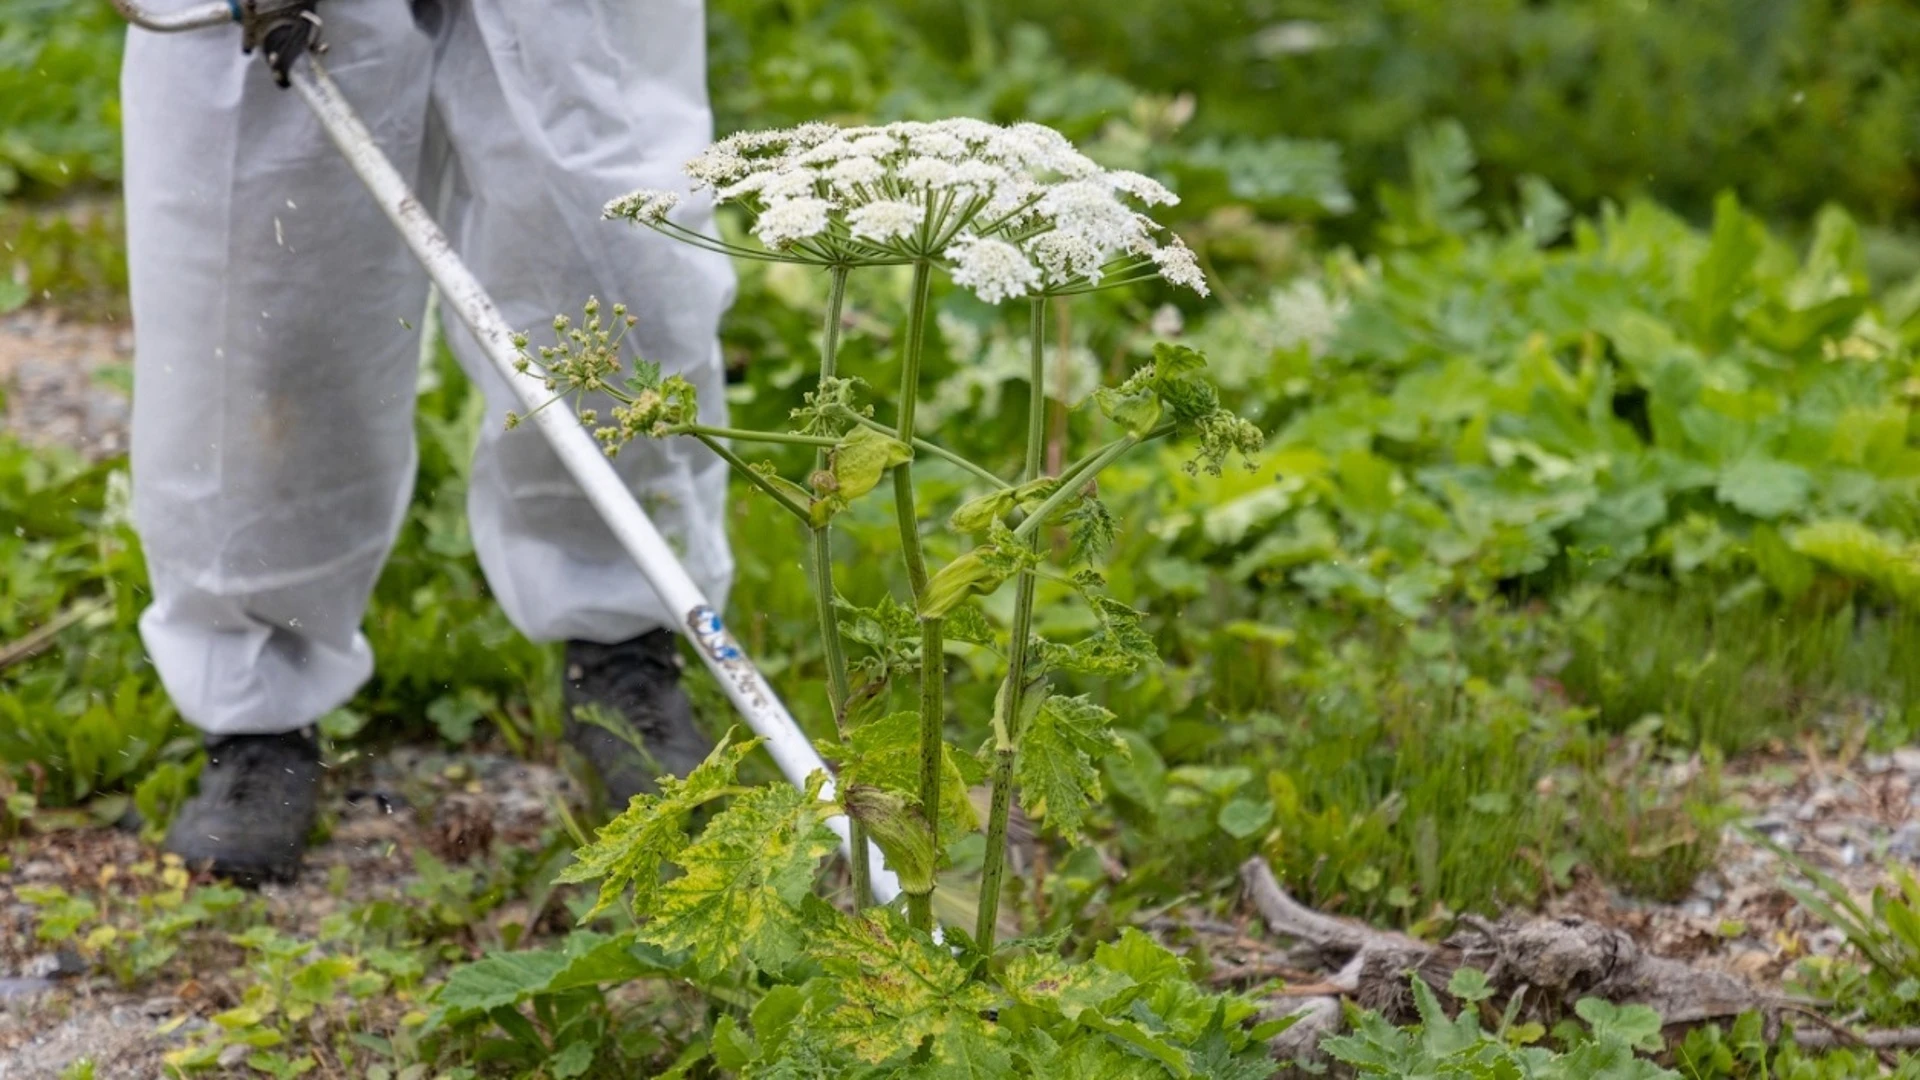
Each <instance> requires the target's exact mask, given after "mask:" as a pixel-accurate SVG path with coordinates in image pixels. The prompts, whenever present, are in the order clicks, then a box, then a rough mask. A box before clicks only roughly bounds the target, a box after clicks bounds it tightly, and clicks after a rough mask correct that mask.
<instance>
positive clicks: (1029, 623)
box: [973, 298, 1047, 956]
mask: <svg viewBox="0 0 1920 1080" xmlns="http://www.w3.org/2000/svg"><path fill="white" fill-rule="evenodd" d="M1046 304H1047V302H1046V300H1045V299H1044V298H1040V299H1035V300H1034V301H1033V302H1032V305H1031V306H1030V307H1029V308H1028V316H1027V320H1028V329H1029V331H1030V333H1029V335H1028V336H1029V340H1030V342H1031V347H1032V348H1031V355H1030V356H1029V358H1028V365H1027V386H1028V391H1029V394H1028V402H1027V459H1026V464H1025V466H1024V467H1023V470H1022V472H1021V474H1020V479H1021V481H1022V482H1023V483H1025V482H1028V481H1031V480H1033V478H1034V477H1036V476H1038V475H1039V474H1040V454H1041V450H1042V444H1044V443H1045V441H1046V431H1045V427H1046V416H1047V394H1046V369H1047V349H1046V336H1045V335H1046V324H1047V308H1046ZM1027 545H1028V546H1029V547H1030V548H1033V549H1034V550H1038V549H1039V546H1040V534H1039V533H1038V532H1035V533H1034V534H1033V535H1032V536H1029V537H1028V538H1027ZM1036 582H1037V579H1036V578H1035V577H1034V574H1033V571H1031V570H1022V571H1021V572H1020V577H1019V578H1018V580H1016V581H1015V582H1014V594H1013V628H1012V636H1011V638H1010V639H1009V640H1008V642H1007V682H1006V686H1005V688H1004V689H1003V691H1002V693H1001V700H1000V701H999V702H998V703H996V708H997V710H998V711H999V713H1000V723H998V724H996V725H994V733H993V737H994V746H993V802H992V805H991V807H990V809H989V810H988V813H987V850H986V856H985V862H984V863H983V864H982V866H981V874H980V915H979V920H978V921H977V922H976V923H975V924H974V933H973V940H974V941H975V942H977V943H979V946H980V948H981V949H982V950H984V951H985V952H986V954H987V955H989V956H991V955H993V935H994V929H995V927H996V924H997V923H998V922H999V919H1000V882H1001V877H1002V875H1003V874H1004V873H1005V872H1006V863H1007V818H1008V816H1009V814H1010V813H1011V812H1012V808H1013V766H1014V756H1015V752H1016V751H1017V750H1018V748H1019V745H1020V717H1021V715H1022V706H1023V704H1024V702H1025V699H1026V694H1027V651H1028V639H1029V638H1031V637H1032V635H1033V592H1034V587H1035V584H1036Z"/></svg>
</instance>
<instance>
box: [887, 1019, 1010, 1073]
mask: <svg viewBox="0 0 1920 1080" xmlns="http://www.w3.org/2000/svg"><path fill="white" fill-rule="evenodd" d="M994 1030H995V1029H993V1028H992V1027H990V1026H989V1025H986V1024H982V1023H972V1024H969V1023H960V1024H956V1025H954V1026H952V1027H949V1028H947V1029H946V1030H945V1031H943V1032H941V1033H940V1034H939V1036H938V1037H936V1038H935V1039H934V1040H933V1044H932V1045H931V1046H930V1047H928V1051H929V1053H928V1057H929V1060H928V1061H927V1062H926V1063H925V1064H921V1065H914V1066H910V1067H909V1068H908V1069H907V1070H905V1071H904V1072H902V1073H901V1074H900V1075H901V1077H902V1078H903V1080H905V1078H911V1080H1002V1078H1003V1077H1009V1076H1013V1075H1015V1072H1014V1067H1013V1052H1012V1051H1011V1050H1010V1049H1008V1047H1007V1045H1006V1040H1004V1039H1001V1038H996V1037H995V1035H994Z"/></svg>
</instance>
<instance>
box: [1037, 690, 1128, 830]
mask: <svg viewBox="0 0 1920 1080" xmlns="http://www.w3.org/2000/svg"><path fill="white" fill-rule="evenodd" d="M1112 722H1113V714H1112V713H1110V712H1108V711H1107V710H1106V709H1104V708H1102V707H1100V706H1099V705H1097V704H1095V703H1094V702H1093V699H1091V698H1088V697H1058V696H1055V697H1049V698H1047V700H1046V703H1045V704H1044V705H1042V706H1041V708H1040V712H1039V714H1038V715H1036V716H1035V717H1034V718H1033V720H1032V722H1031V723H1029V724H1028V725H1027V730H1026V731H1025V732H1023V733H1022V734H1021V736H1020V746H1019V749H1018V751H1017V753H1016V756H1015V759H1014V770H1015V773H1016V775H1017V776H1018V777H1019V781H1020V805H1021V806H1022V807H1023V808H1025V810H1026V812H1027V814H1028V815H1029V816H1031V817H1033V818H1034V819H1036V820H1039V821H1043V822H1044V823H1045V824H1046V825H1047V827H1049V828H1051V829H1052V830H1054V831H1055V832H1057V833H1059V834H1060V835H1062V836H1068V837H1072V836H1078V835H1079V833H1080V826H1081V823H1082V822H1083V821H1084V820H1085V818H1086V812H1087V808H1088V807H1089V806H1091V805H1092V804H1093V803H1094V802H1096V801H1098V800H1099V798H1100V795H1101V789H1100V772H1099V770H1098V769H1097V768H1096V767H1095V766H1096V762H1097V761H1098V759H1099V758H1103V757H1105V756H1107V755H1108V754H1110V753H1112V752H1113V751H1114V750H1116V749H1118V748H1120V747H1121V746H1122V744H1121V743H1119V742H1118V740H1116V739H1115V738H1114V737H1113V732H1112V730H1111V725H1112Z"/></svg>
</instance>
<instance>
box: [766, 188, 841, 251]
mask: <svg viewBox="0 0 1920 1080" xmlns="http://www.w3.org/2000/svg"><path fill="white" fill-rule="evenodd" d="M830 206H831V204H829V203H828V202H827V200H825V199H815V198H811V197H802V198H798V199H782V200H780V201H779V202H775V203H770V204H768V206H767V208H766V210H765V211H763V212H762V213H761V215H760V220H759V221H757V222H755V223H754V226H753V235H754V236H756V237H759V239H760V242H761V243H763V244H765V245H767V246H768V247H785V246H786V245H788V244H791V243H793V242H794V241H795V240H805V239H806V238H808V237H810V236H818V235H820V234H821V233H823V232H825V231H826V228H827V211H828V209H829V208H830Z"/></svg>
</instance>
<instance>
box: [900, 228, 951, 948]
mask: <svg viewBox="0 0 1920 1080" xmlns="http://www.w3.org/2000/svg"><path fill="white" fill-rule="evenodd" d="M932 278H933V266H932V264H931V263H928V262H926V261H925V260H922V261H920V262H917V263H915V264H914V265H913V301H912V304H911V306H910V308H909V309H908V315H907V341H906V349H905V354H904V356H903V358H902V360H901V364H900V401H899V406H898V412H899V427H898V428H897V429H896V430H895V432H894V437H895V438H897V439H899V440H900V441H901V442H903V443H906V444H907V445H909V446H911V445H913V418H914V411H915V408H916V406H917V405H918V403H919V396H920V357H921V351H922V349H923V348H924V346H925V343H926V330H927V297H928V294H929V291H930V290H931V288H932ZM893 509H894V514H895V516H896V517H898V518H899V519H900V550H901V554H902V555H904V556H905V557H906V560H907V579H908V581H909V582H910V583H911V584H912V586H913V603H914V607H915V608H918V607H919V606H920V600H921V597H922V596H923V595H924V594H925V593H926V591H927V562H926V556H925V555H923V554H922V553H921V551H920V516H919V512H918V507H917V504H916V502H915V500H914V495H913V463H912V462H906V463H904V464H900V465H896V466H894V468H893ZM942 629H943V625H942V623H941V620H939V619H924V618H923V619H921V620H920V808H921V810H922V811H923V812H925V814H926V817H927V830H928V833H929V840H930V841H931V844H932V847H933V850H934V851H935V852H936V853H938V852H939V850H940V767H941V764H942V761H941V759H942V757H943V756H944V752H945V747H946V736H945V734H944V731H945V727H946V719H947V707H946V694H947V678H946V676H947V669H946V656H945V652H946V650H945V648H944V644H943V641H942V637H943V635H942V634H941V630H942ZM936 861H937V854H936ZM907 915H908V918H909V919H910V920H911V922H912V923H913V925H914V926H917V927H919V928H920V929H922V930H931V929H933V903H932V896H931V895H930V894H913V893H909V894H908V895H907Z"/></svg>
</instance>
